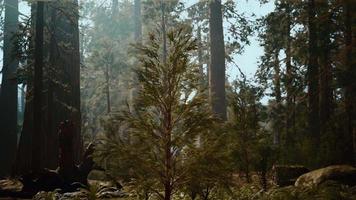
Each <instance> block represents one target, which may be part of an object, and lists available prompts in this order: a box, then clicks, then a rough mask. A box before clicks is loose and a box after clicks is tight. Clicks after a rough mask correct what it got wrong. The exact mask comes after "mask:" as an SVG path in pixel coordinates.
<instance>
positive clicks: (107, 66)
mask: <svg viewBox="0 0 356 200" xmlns="http://www.w3.org/2000/svg"><path fill="white" fill-rule="evenodd" d="M105 79H106V104H107V112H108V113H110V112H111V99H110V73H109V65H108V64H106V66H105Z"/></svg>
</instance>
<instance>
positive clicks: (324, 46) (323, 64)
mask: <svg viewBox="0 0 356 200" xmlns="http://www.w3.org/2000/svg"><path fill="white" fill-rule="evenodd" d="M320 7H321V8H322V9H323V12H322V14H321V16H322V17H323V18H322V19H320V20H319V21H320V22H321V26H320V29H321V30H320V50H321V52H320V59H319V61H320V75H319V82H320V129H321V130H320V133H321V134H324V133H325V132H326V131H327V126H328V121H329V120H330V116H331V113H332V98H333V91H332V89H331V82H332V67H331V59H330V48H331V46H330V43H331V41H330V30H329V29H330V26H332V25H331V19H330V18H331V16H330V15H331V13H329V6H328V4H327V2H324V3H322V5H321V6H320Z"/></svg>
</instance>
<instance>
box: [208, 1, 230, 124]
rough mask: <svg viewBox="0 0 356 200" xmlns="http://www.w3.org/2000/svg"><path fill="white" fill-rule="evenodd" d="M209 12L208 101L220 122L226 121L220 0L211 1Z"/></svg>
mask: <svg viewBox="0 0 356 200" xmlns="http://www.w3.org/2000/svg"><path fill="white" fill-rule="evenodd" d="M209 11H210V20H209V27H210V40H211V42H210V44H211V47H210V52H211V55H210V56H211V57H210V59H211V63H210V64H211V65H210V74H209V76H210V82H209V90H210V95H209V96H210V101H211V106H212V110H213V112H214V113H215V114H216V115H217V116H218V117H220V118H221V119H222V120H226V118H227V115H226V97H225V45H224V31H223V18H222V8H221V0H211V1H210V3H209Z"/></svg>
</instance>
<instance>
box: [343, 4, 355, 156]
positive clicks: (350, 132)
mask: <svg viewBox="0 0 356 200" xmlns="http://www.w3.org/2000/svg"><path fill="white" fill-rule="evenodd" d="M355 8H356V6H355V3H354V2H353V1H352V0H345V5H344V12H345V47H346V51H345V53H346V56H345V65H346V73H347V75H348V76H349V77H348V78H347V81H348V82H347V83H346V86H345V111H346V115H347V119H346V126H347V127H346V128H347V133H346V134H347V137H346V138H345V139H346V140H345V141H348V142H349V144H347V148H348V149H349V150H348V151H349V152H347V154H349V156H348V157H349V159H350V161H352V162H354V163H356V127H355V124H356V122H355V121H356V119H355V118H356V106H355V101H356V97H355V96H356V84H355V78H356V77H355V76H353V75H354V74H355V72H356V70H355V66H354V65H355V61H354V59H353V55H355V48H354V46H355V44H354V43H355V33H354V32H353V28H352V27H353V26H355V23H356V19H355V14H354V13H353V11H354V10H355ZM351 141H353V142H351Z"/></svg>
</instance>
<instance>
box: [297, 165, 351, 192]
mask: <svg viewBox="0 0 356 200" xmlns="http://www.w3.org/2000/svg"><path fill="white" fill-rule="evenodd" d="M328 180H331V181H337V182H339V183H341V184H344V185H349V186H354V185H356V168H354V167H352V166H349V165H333V166H329V167H325V168H321V169H317V170H314V171H311V172H309V173H306V174H303V175H302V176H300V177H299V178H298V179H297V181H296V182H295V186H297V187H298V186H314V185H320V184H321V183H323V182H325V181H328Z"/></svg>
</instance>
